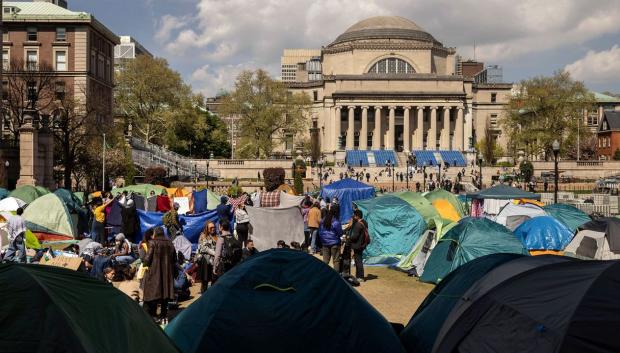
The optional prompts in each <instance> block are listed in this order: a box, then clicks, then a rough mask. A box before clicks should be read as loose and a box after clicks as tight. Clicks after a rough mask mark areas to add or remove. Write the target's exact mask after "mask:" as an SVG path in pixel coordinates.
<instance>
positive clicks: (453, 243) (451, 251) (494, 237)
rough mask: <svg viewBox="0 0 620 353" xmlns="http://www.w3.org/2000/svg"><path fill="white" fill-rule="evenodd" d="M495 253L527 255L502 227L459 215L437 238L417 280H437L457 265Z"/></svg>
mask: <svg viewBox="0 0 620 353" xmlns="http://www.w3.org/2000/svg"><path fill="white" fill-rule="evenodd" d="M498 253H512V254H528V252H527V250H526V249H525V248H524V247H523V244H522V243H521V241H520V240H519V239H518V238H517V237H516V236H515V235H514V234H512V232H511V231H510V230H508V229H507V228H506V227H504V226H502V225H500V224H497V223H495V222H493V221H491V220H488V219H486V218H469V217H468V218H463V219H462V220H460V221H459V223H458V224H457V225H456V226H455V227H454V228H452V229H450V230H449V231H448V232H447V233H446V234H445V235H444V236H443V237H442V238H441V239H440V240H439V243H438V244H437V246H435V249H433V252H431V256H430V257H429V258H428V261H427V262H426V265H425V267H424V273H423V274H422V277H421V278H420V280H421V281H422V282H429V283H439V281H441V280H442V279H443V278H445V277H446V276H447V275H448V274H449V273H450V272H452V271H454V270H455V269H457V268H458V267H459V266H461V265H463V264H465V263H467V262H469V261H471V260H473V259H476V258H478V257H481V256H484V255H489V254H498Z"/></svg>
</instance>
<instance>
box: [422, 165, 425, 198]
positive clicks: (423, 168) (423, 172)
mask: <svg viewBox="0 0 620 353" xmlns="http://www.w3.org/2000/svg"><path fill="white" fill-rule="evenodd" d="M424 191H426V161H424V165H423V166H422V192H424Z"/></svg>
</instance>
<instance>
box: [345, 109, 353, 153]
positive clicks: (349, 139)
mask: <svg viewBox="0 0 620 353" xmlns="http://www.w3.org/2000/svg"><path fill="white" fill-rule="evenodd" d="M354 117H355V107H354V106H349V124H348V128H347V149H348V150H352V149H353V148H354V145H355V143H354V141H355V140H354V139H355V119H354Z"/></svg>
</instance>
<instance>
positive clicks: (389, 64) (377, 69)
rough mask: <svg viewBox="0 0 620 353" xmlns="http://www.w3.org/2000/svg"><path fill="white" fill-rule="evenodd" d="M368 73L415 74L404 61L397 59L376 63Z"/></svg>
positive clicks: (411, 67)
mask: <svg viewBox="0 0 620 353" xmlns="http://www.w3.org/2000/svg"><path fill="white" fill-rule="evenodd" d="M368 73H373V74H392V75H393V74H412V73H415V70H414V69H413V66H411V64H409V63H408V62H406V61H405V60H402V59H398V58H387V59H382V60H379V61H377V62H376V63H375V64H374V65H372V67H371V68H370V70H368Z"/></svg>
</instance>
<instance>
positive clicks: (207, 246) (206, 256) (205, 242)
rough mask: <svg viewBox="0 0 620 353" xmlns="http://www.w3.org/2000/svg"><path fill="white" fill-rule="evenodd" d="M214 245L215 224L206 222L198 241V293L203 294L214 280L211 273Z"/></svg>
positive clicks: (213, 275)
mask: <svg viewBox="0 0 620 353" xmlns="http://www.w3.org/2000/svg"><path fill="white" fill-rule="evenodd" d="M216 243H217V241H216V233H215V224H214V223H213V222H211V221H208V222H207V224H205V228H204V229H203V231H202V233H200V238H199V239H198V255H199V256H200V259H199V261H198V277H199V278H200V293H204V292H205V291H206V290H207V288H208V287H209V283H211V285H213V284H214V283H215V280H216V277H215V274H214V272H213V262H214V259H215V246H216Z"/></svg>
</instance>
